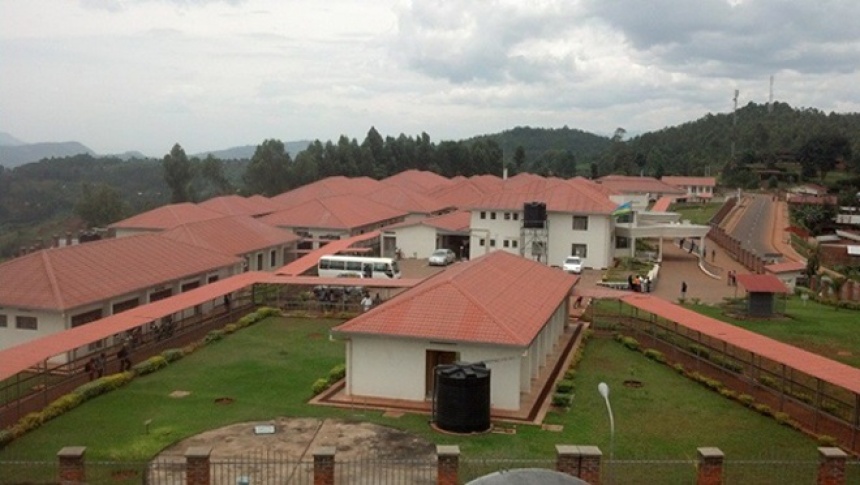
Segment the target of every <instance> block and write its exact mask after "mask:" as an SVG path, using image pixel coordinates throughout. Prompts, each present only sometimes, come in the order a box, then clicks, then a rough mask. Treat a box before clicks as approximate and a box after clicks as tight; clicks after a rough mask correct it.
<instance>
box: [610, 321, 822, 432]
mask: <svg viewBox="0 0 860 485" xmlns="http://www.w3.org/2000/svg"><path fill="white" fill-rule="evenodd" d="M615 340H616V341H618V342H620V343H621V344H622V345H624V346H625V347H626V348H628V349H631V350H635V351H637V352H642V353H643V354H644V355H645V356H647V357H648V358H650V359H651V360H654V361H656V362H660V363H662V364H666V365H669V363H668V362H667V361H666V358H665V356H664V355H663V353H662V352H660V351H659V350H656V349H649V348H645V349H643V348H641V347H640V345H639V342H638V341H637V340H636V339H634V338H633V337H626V336H623V335H621V334H616V335H615ZM672 368H673V369H675V371H677V372H678V373H679V374H681V375H683V376H684V377H686V378H688V379H691V380H693V381H695V382H698V383H699V384H701V385H703V386H704V387H706V388H708V389H710V390H712V391H715V392H717V393H719V394H720V395H721V396H723V397H725V398H728V399H731V400H733V401H737V402H739V403H741V404H743V405H744V406H745V407H748V408H750V409H752V410H753V411H756V412H757V413H759V414H761V415H763V416H768V417H771V418H774V419H775V420H776V421H777V422H778V423H779V424H781V425H784V426H789V427H791V428H793V429H795V430H797V431H801V432H806V430H804V429H803V427H802V426H801V424H800V423H799V422H797V421H796V420H794V419H792V418H791V416H789V415H788V414H787V413H783V412H779V411H774V410H773V409H771V407H770V406H768V405H767V404H764V403H757V402H756V401H755V398H754V397H753V396H750V395H749V394H740V393H738V392H737V391H734V390H732V389H729V388H728V387H726V386H725V385H724V384H723V383H722V382H720V381H719V380H717V379H711V378H709V377H707V376H705V375H703V374H700V373H699V372H695V371H692V372H691V371H688V370H687V369H685V368H684V365H683V364H680V363H677V364H673V365H672ZM765 378H766V376H765ZM760 380H761V379H760ZM816 439H817V440H818V443H819V444H821V445H822V446H836V444H837V440H836V439H835V438H833V437H832V436H828V435H817V436H816Z"/></svg>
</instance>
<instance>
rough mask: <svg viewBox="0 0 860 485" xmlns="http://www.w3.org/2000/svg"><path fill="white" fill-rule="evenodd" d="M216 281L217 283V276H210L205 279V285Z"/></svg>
mask: <svg viewBox="0 0 860 485" xmlns="http://www.w3.org/2000/svg"><path fill="white" fill-rule="evenodd" d="M216 281H218V275H217V274H214V275H211V276H209V278H207V279H206V283H214V282H216Z"/></svg>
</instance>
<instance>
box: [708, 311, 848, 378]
mask: <svg viewBox="0 0 860 485" xmlns="http://www.w3.org/2000/svg"><path fill="white" fill-rule="evenodd" d="M691 308H692V309H694V310H695V311H697V312H699V313H702V314H704V315H707V316H709V317H712V318H715V319H718V320H722V321H724V322H728V323H732V324H734V325H737V326H739V327H743V328H746V329H748V330H752V331H753V332H756V333H760V334H762V335H767V336H768V337H771V338H773V339H775V340H779V341H780V342H785V343H787V344H791V345H794V346H795V347H800V348H802V349H806V350H808V351H810V352H814V353H816V354H820V355H823V356H825V357H827V358H830V359H834V360H837V361H839V362H843V363H845V364H848V365H851V366H854V367H860V331H858V330H860V312H857V311H852V310H847V309H844V308H843V309H838V308H835V307H832V306H829V305H822V304H819V303H816V302H814V301H811V300H810V301H807V302H803V301H801V300H800V298H797V297H791V298H789V300H788V301H787V302H786V317H785V318H774V319H769V320H738V319H735V318H730V317H728V316H727V315H725V314H724V313H723V311H722V309H720V308H719V307H714V306H707V305H695V306H691Z"/></svg>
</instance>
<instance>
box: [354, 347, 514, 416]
mask: <svg viewBox="0 0 860 485" xmlns="http://www.w3.org/2000/svg"><path fill="white" fill-rule="evenodd" d="M347 349H348V350H347V392H348V393H350V394H352V395H355V396H374V397H381V398H387V399H406V400H410V401H423V400H424V399H425V398H426V395H425V394H426V389H427V383H426V378H427V375H426V372H427V370H426V369H427V368H426V353H427V351H428V350H439V351H445V352H457V353H458V354H459V360H461V361H464V362H483V361H487V367H488V368H490V369H491V374H490V405H491V406H493V407H494V408H497V409H519V406H520V386H519V382H520V368H521V362H520V361H521V360H522V359H523V357H522V354H523V349H516V348H510V347H490V346H479V345H468V344H456V345H439V344H431V343H430V342H427V341H420V340H397V339H388V338H382V337H372V336H369V337H364V336H353V337H352V338H351V339H350V341H349V342H348V344H347ZM383 376H384V377H383Z"/></svg>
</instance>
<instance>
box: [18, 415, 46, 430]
mask: <svg viewBox="0 0 860 485" xmlns="http://www.w3.org/2000/svg"><path fill="white" fill-rule="evenodd" d="M44 422H45V417H44V416H43V415H42V413H41V412H33V413H28V414H27V415H26V416H24V417H23V418H21V419H19V420H18V423H17V424H15V427H16V428H19V430H18V432H19V433H20V434H21V435H23V434H24V433H26V432H28V431H32V430H34V429H36V428H38V427H39V426H42V423H44ZM19 436H20V435H19Z"/></svg>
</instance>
